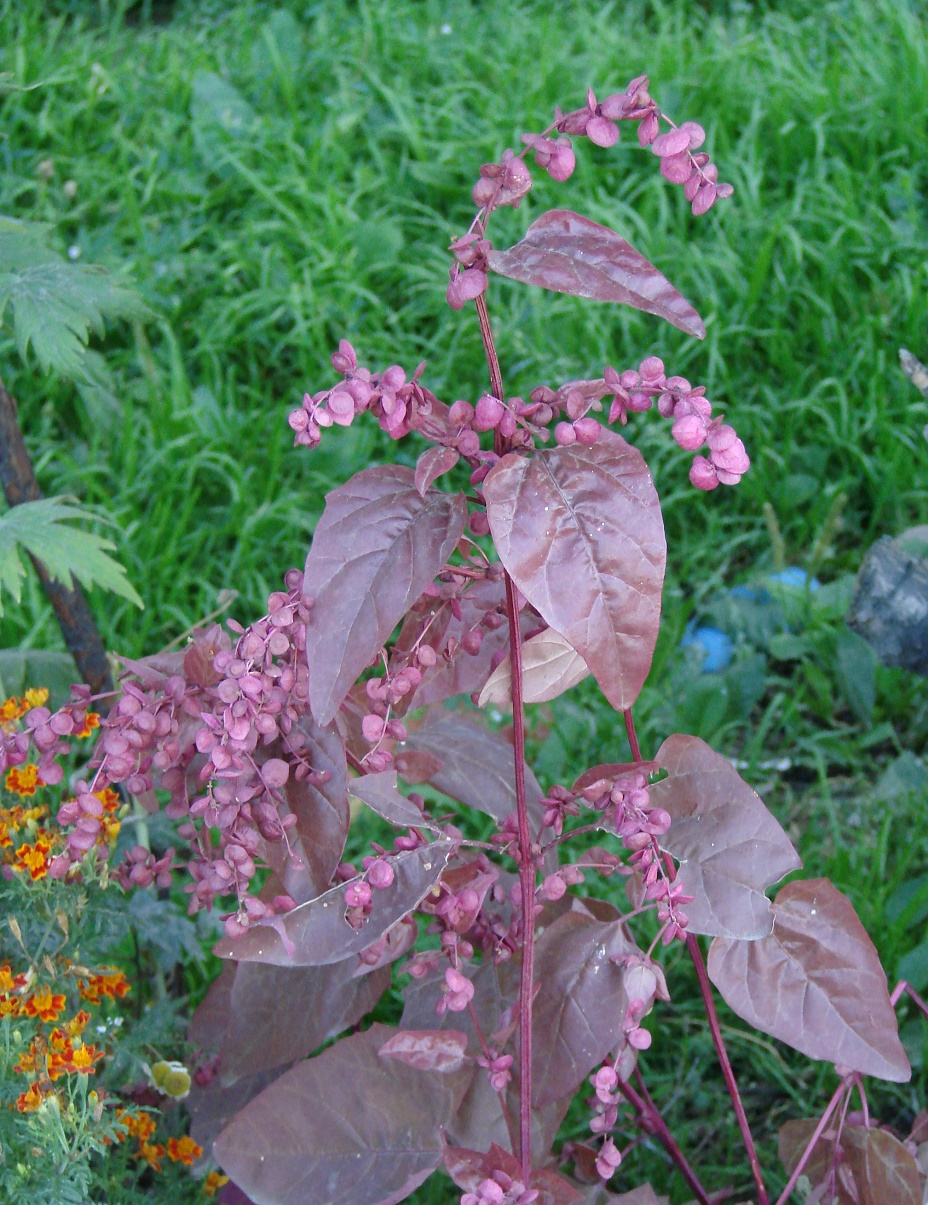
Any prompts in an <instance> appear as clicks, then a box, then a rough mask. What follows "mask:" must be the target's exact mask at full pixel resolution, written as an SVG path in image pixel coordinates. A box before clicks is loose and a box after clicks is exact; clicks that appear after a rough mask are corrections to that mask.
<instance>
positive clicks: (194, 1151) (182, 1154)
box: [168, 1134, 203, 1167]
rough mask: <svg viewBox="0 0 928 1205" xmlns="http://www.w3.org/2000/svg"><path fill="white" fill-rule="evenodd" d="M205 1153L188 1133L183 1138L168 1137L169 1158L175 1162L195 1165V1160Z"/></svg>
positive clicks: (190, 1165) (188, 1165) (189, 1165)
mask: <svg viewBox="0 0 928 1205" xmlns="http://www.w3.org/2000/svg"><path fill="white" fill-rule="evenodd" d="M202 1154H203V1148H202V1146H200V1145H199V1144H198V1143H196V1142H194V1141H193V1139H192V1138H190V1137H189V1136H188V1135H186V1134H185V1135H184V1137H183V1138H169V1139H168V1158H169V1159H172V1160H173V1161H174V1162H175V1163H184V1164H186V1166H187V1167H193V1165H194V1163H195V1161H196V1160H197V1159H199V1158H200V1156H201V1155H202Z"/></svg>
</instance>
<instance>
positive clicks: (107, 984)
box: [94, 967, 132, 1000]
mask: <svg viewBox="0 0 928 1205" xmlns="http://www.w3.org/2000/svg"><path fill="white" fill-rule="evenodd" d="M94 978H95V979H98V980H99V982H100V993H101V995H103V996H109V998H110V999H111V1000H115V999H116V998H117V996H118V997H119V998H120V999H121V998H122V997H123V996H125V995H126V994H127V993H128V992H130V991H131V990H132V988H131V986H130V984H129V980H128V979H127V978H126V977H125V975H124V974H123V973H122V971H120V970H119V968H118V967H104V968H103V970H102V971H101V972H100V973H99V974H98V975H95V976H94Z"/></svg>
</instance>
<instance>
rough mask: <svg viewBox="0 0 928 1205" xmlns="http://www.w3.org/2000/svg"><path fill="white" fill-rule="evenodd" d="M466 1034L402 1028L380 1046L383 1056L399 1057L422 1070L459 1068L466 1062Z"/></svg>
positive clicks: (455, 1031)
mask: <svg viewBox="0 0 928 1205" xmlns="http://www.w3.org/2000/svg"><path fill="white" fill-rule="evenodd" d="M466 1051H467V1034H466V1033H461V1032H460V1030H457V1029H444V1030H442V1029H401V1030H399V1031H398V1032H397V1033H395V1034H394V1035H393V1037H392V1038H389V1039H388V1040H387V1041H386V1042H384V1044H383V1045H382V1046H381V1047H380V1051H379V1053H380V1057H381V1058H391V1059H399V1061H400V1062H401V1063H406V1065H407V1066H409V1067H415V1068H417V1069H418V1070H419V1071H439V1072H442V1073H443V1074H446V1073H447V1072H449V1071H459V1070H460V1069H461V1067H463V1065H464V1063H465V1061H466V1060H465V1055H466Z"/></svg>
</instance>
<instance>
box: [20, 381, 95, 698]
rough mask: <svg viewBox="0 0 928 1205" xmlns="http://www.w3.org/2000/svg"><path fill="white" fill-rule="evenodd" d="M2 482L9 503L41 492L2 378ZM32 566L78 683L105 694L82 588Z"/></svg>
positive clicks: (32, 499)
mask: <svg viewBox="0 0 928 1205" xmlns="http://www.w3.org/2000/svg"><path fill="white" fill-rule="evenodd" d="M0 484H2V485H3V492H4V494H5V495H6V500H7V502H8V503H9V505H10V506H19V505H21V504H22V503H23V502H38V501H39V499H40V498H41V497H42V490H41V488H40V486H39V483H38V480H37V478H36V475H35V470H34V469H33V467H32V460H31V459H30V457H29V452H28V449H27V448H26V444H25V441H24V440H23V436H22V432H21V431H20V429H19V420H18V418H17V413H16V401H15V399H14V398H13V396H12V394H10V393H8V392H7V391H6V389H5V388H4V387H3V383H2V381H0ZM29 559H30V560H31V561H32V563H33V565H34V566H35V571H36V573H37V574H38V577H39V581H40V582H41V583H42V589H43V590H44V591H45V596H46V598H47V599H48V601H49V602H50V603H51V605H52V608H53V609H54V612H55V618H56V619H57V620H58V626H59V627H60V628H61V634H62V636H63V637H64V642H65V645H66V646H67V649H68V652H69V653H70V654H71V656H72V657H73V658H74V661H75V663H76V665H77V670H78V673H79V675H80V679H81V681H82V682H86V684H87V685H88V686H89V687H90V689H91V690H92V691H93V693H94V694H95V695H99V694H106V693H108V692H110V691H112V689H113V677H112V674H111V673H110V666H109V662H108V661H107V658H106V649H105V648H104V647H103V641H102V640H101V639H100V633H99V632H98V631H97V625H96V624H95V623H94V618H93V615H92V614H91V612H90V607H89V606H88V605H87V599H86V598H85V597H84V592H83V590H82V589H81V588H80V586H79V585H77V583H75V584H74V586H73V588H72V589H70V590H68V589H66V588H65V586H63V585H62V583H61V582H56V581H54V580H53V579H52V578H51V577H50V575H49V573H48V571H47V570H46V568H45V566H44V565H43V564H42V563H41V561H37V560H36V558H35V557H33V556H31V557H30V558H29Z"/></svg>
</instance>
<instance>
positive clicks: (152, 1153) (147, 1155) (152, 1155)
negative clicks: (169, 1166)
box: [138, 1142, 164, 1172]
mask: <svg viewBox="0 0 928 1205" xmlns="http://www.w3.org/2000/svg"><path fill="white" fill-rule="evenodd" d="M138 1153H139V1158H141V1159H144V1160H145V1162H146V1163H147V1164H148V1166H149V1167H150V1168H151V1169H152V1171H156V1172H160V1171H161V1160H162V1159H163V1158H164V1147H163V1146H162V1145H161V1143H160V1142H140V1143H139V1151H138Z"/></svg>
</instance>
